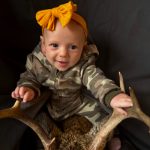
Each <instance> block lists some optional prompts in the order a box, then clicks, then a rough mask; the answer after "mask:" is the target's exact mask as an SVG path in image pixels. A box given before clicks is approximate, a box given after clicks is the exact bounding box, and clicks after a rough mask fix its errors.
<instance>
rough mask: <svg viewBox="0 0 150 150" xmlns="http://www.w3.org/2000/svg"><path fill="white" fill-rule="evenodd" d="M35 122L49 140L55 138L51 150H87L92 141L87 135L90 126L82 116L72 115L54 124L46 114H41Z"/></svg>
mask: <svg viewBox="0 0 150 150" xmlns="http://www.w3.org/2000/svg"><path fill="white" fill-rule="evenodd" d="M36 121H38V123H39V124H40V125H41V126H42V128H43V129H44V130H45V132H46V133H47V134H48V135H49V137H50V138H53V137H55V141H54V142H53V144H52V150H87V147H88V145H89V144H90V142H91V141H92V136H90V135H88V132H89V131H90V129H91V128H92V124H91V123H90V122H89V121H88V120H87V119H86V118H84V117H82V116H78V115H74V116H71V117H69V118H67V119H66V120H63V121H61V122H59V123H55V122H54V121H53V120H52V119H50V117H49V116H48V114H46V113H45V112H41V113H40V114H39V115H38V117H36ZM57 124H58V125H57Z"/></svg>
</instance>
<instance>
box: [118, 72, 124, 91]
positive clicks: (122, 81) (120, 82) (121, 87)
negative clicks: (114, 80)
mask: <svg viewBox="0 0 150 150" xmlns="http://www.w3.org/2000/svg"><path fill="white" fill-rule="evenodd" d="M119 84H120V89H121V91H123V92H125V86H124V79H123V76H122V73H121V72H119Z"/></svg>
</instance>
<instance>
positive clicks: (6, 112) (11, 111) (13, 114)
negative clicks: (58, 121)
mask: <svg viewBox="0 0 150 150" xmlns="http://www.w3.org/2000/svg"><path fill="white" fill-rule="evenodd" d="M20 103H21V102H20V100H16V102H15V104H14V105H13V106H12V107H11V108H7V109H3V110H0V119H3V118H14V119H17V120H19V121H21V122H22V123H24V124H26V125H27V126H29V127H30V128H31V129H32V130H33V131H34V132H35V133H36V134H37V135H38V137H39V138H40V140H41V142H42V144H43V146H44V149H45V150H50V149H51V148H50V147H51V144H52V143H53V141H54V140H55V138H53V139H52V140H50V139H49V137H48V135H46V133H45V131H44V130H43V128H42V127H41V126H39V125H38V124H37V122H36V121H34V120H32V119H31V118H30V117H28V116H27V115H26V114H24V113H23V112H21V110H20Z"/></svg>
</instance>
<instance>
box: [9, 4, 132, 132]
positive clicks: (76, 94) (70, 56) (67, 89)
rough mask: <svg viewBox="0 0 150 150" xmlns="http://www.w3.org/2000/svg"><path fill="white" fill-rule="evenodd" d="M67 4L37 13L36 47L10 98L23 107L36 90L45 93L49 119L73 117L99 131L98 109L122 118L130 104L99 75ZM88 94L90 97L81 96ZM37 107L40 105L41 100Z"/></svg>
mask: <svg viewBox="0 0 150 150" xmlns="http://www.w3.org/2000/svg"><path fill="white" fill-rule="evenodd" d="M75 11H76V5H75V4H73V3H72V2H68V3H66V4H63V5H60V6H58V7H55V8H52V9H47V10H42V11H39V12H37V14H36V19H37V22H38V24H39V25H40V26H41V27H42V36H41V37H40V39H41V41H40V43H39V44H38V46H37V47H36V48H35V49H34V50H33V52H32V53H31V54H29V55H28V57H27V62H26V71H25V72H24V73H22V74H21V76H20V80H19V81H18V84H17V87H16V89H15V90H14V91H13V92H12V97H13V98H15V99H17V98H21V99H22V101H23V102H24V103H27V102H29V101H32V100H35V101H36V98H37V97H39V96H40V93H41V92H40V89H41V87H43V86H44V87H47V88H48V89H49V92H50V93H51V97H50V99H48V100H47V103H46V105H47V109H48V112H49V114H50V116H51V117H52V118H53V119H54V120H56V121H60V120H64V119H66V118H68V117H70V116H72V115H74V114H77V115H81V116H84V117H85V118H87V119H88V120H89V121H90V122H91V123H92V124H93V128H92V129H91V130H93V131H96V133H97V132H98V131H99V124H100V121H101V120H100V116H101V111H100V106H99V105H100V104H101V105H104V106H106V107H108V108H113V109H116V110H118V112H120V113H121V114H124V115H127V112H126V111H125V108H127V107H131V106H132V105H133V104H132V101H131V98H130V97H129V96H128V95H126V94H125V93H123V92H122V91H121V90H120V88H119V87H118V86H117V85H116V84H115V83H114V82H113V81H112V80H110V79H108V78H106V77H105V76H104V73H103V72H102V70H101V69H99V68H97V67H96V66H95V61H96V58H97V56H98V54H99V53H98V50H97V48H96V46H95V45H89V44H87V43H88V42H87V36H88V29H87V25H86V22H85V20H84V19H83V18H82V17H81V16H80V15H79V14H77V13H76V12H75ZM84 87H86V90H88V91H91V93H92V94H93V96H94V97H95V98H93V97H90V96H89V94H86V92H83V88H84ZM41 101H42V99H41Z"/></svg>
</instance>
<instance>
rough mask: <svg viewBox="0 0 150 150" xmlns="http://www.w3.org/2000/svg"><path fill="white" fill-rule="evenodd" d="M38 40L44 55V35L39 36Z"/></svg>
mask: <svg viewBox="0 0 150 150" xmlns="http://www.w3.org/2000/svg"><path fill="white" fill-rule="evenodd" d="M40 41H41V52H42V53H43V54H44V55H45V44H44V37H43V36H42V35H41V36H40Z"/></svg>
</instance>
